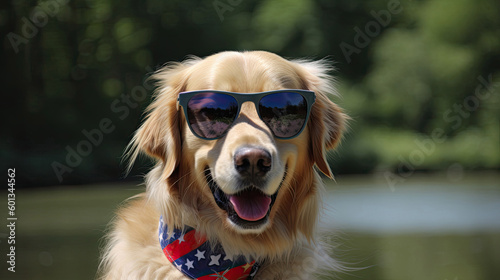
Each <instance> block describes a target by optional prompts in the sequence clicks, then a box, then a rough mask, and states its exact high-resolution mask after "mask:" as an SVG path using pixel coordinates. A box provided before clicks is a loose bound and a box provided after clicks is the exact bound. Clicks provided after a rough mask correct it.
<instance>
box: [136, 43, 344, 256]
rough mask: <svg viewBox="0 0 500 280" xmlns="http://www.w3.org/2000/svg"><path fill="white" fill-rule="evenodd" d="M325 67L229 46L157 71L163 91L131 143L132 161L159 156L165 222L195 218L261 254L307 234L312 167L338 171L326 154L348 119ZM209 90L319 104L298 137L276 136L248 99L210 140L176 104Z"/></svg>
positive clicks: (312, 211) (151, 185) (155, 176)
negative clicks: (297, 96)
mask: <svg viewBox="0 0 500 280" xmlns="http://www.w3.org/2000/svg"><path fill="white" fill-rule="evenodd" d="M327 71H328V68H327V67H326V66H325V65H324V63H322V62H308V61H288V60H285V59H283V58H281V57H279V56H277V55H274V54H271V53H268V52H243V53H240V52H223V53H219V54H215V55H212V56H210V57H207V58H205V59H198V58H194V59H190V60H188V61H186V62H183V63H179V64H173V65H168V66H166V67H164V68H163V69H161V70H159V71H158V72H157V73H155V75H154V77H153V78H154V79H156V80H157V81H158V90H157V92H156V95H155V98H154V101H153V102H152V104H151V105H150V107H149V108H148V115H147V119H146V120H145V122H144V123H143V125H142V126H141V127H140V129H139V130H138V131H137V133H136V135H135V137H134V139H133V142H132V143H131V147H132V148H133V151H135V152H133V154H132V158H133V159H134V158H135V156H136V155H137V153H138V152H139V151H144V152H146V153H147V154H148V155H150V156H151V157H153V158H155V159H157V161H158V163H157V165H156V167H155V168H154V170H153V171H152V172H151V173H150V174H149V175H148V178H147V180H148V184H147V185H148V192H149V197H150V198H151V199H153V200H154V201H155V202H156V203H157V204H158V206H159V208H160V211H161V212H162V214H163V215H164V217H165V219H166V220H167V223H173V224H174V225H175V226H182V225H184V224H188V225H190V226H192V227H195V228H197V229H199V230H200V231H202V232H204V233H205V234H207V235H208V236H209V237H213V238H218V239H225V240H226V241H227V240H229V241H227V242H231V241H230V240H235V242H238V244H241V238H246V239H245V240H247V241H248V242H250V243H256V244H250V243H247V244H249V245H250V246H254V248H253V250H256V246H261V247H262V249H261V250H263V251H268V250H278V249H279V248H278V247H280V248H281V247H282V246H280V245H283V246H285V245H284V242H285V243H286V242H287V241H286V240H290V239H293V237H295V236H296V235H297V234H300V233H302V234H303V235H305V236H306V237H310V236H311V234H312V230H313V228H314V224H315V222H316V216H317V211H318V201H317V200H318V199H317V191H318V188H319V185H318V184H319V182H318V181H319V180H318V178H317V176H318V175H317V174H316V172H315V171H314V168H313V166H314V165H316V166H317V168H318V169H319V170H321V172H323V173H324V174H325V175H327V176H329V177H331V176H332V174H331V171H330V168H329V166H328V164H327V161H326V158H325V155H326V150H328V149H332V148H334V147H335V146H336V145H337V143H338V142H339V140H340V138H341V135H342V131H343V129H344V122H345V119H346V117H345V115H344V114H343V113H342V112H341V110H340V109H339V108H338V106H337V105H335V104H334V103H333V102H331V101H330V99H329V98H328V97H327V96H326V95H327V94H331V93H334V89H333V87H332V85H331V81H330V79H329V77H328V76H327V74H326V72H327ZM206 89H210V90H220V91H228V92H237V93H257V92H265V91H272V90H280V89H303V90H309V91H313V92H314V93H315V94H316V101H315V103H314V105H313V106H312V108H311V112H310V117H309V121H308V123H307V124H306V127H305V129H304V130H303V131H302V133H301V134H300V135H298V136H297V137H294V138H292V139H278V138H276V137H274V136H273V132H272V131H271V130H270V128H269V126H268V125H266V124H265V123H264V122H263V121H262V120H261V118H260V117H259V114H258V112H257V109H256V108H255V105H254V104H253V103H251V102H245V103H243V104H242V105H241V110H240V112H239V115H238V117H237V119H236V120H235V121H234V122H233V123H232V126H231V127H230V128H229V130H227V132H226V133H225V134H224V135H223V136H222V137H221V138H219V139H216V140H206V139H202V138H200V137H197V136H196V135H194V134H193V132H192V130H191V129H190V128H189V127H188V124H187V121H186V116H185V114H184V111H183V110H182V107H181V106H179V104H178V102H177V99H178V96H179V93H181V92H185V91H195V90H206ZM134 149H135V150H134ZM250 240H251V241H250ZM257 243H260V245H257ZM233 245H234V244H233ZM266 246H267V249H266V248H265V247H266ZM271 248H275V249H271ZM257 250H258V249H257Z"/></svg>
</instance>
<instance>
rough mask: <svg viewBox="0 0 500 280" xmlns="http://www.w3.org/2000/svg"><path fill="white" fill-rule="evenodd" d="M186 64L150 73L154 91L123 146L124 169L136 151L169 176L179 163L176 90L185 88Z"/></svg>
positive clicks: (131, 160) (178, 123)
mask: <svg viewBox="0 0 500 280" xmlns="http://www.w3.org/2000/svg"><path fill="white" fill-rule="evenodd" d="M187 66H188V65H186V64H176V65H169V66H166V67H164V68H162V69H160V70H159V71H157V72H156V73H155V74H153V75H152V76H151V78H150V79H152V80H155V81H156V84H157V90H156V91H155V93H154V96H153V101H152V102H151V104H150V105H149V107H148V108H147V109H146V118H145V121H144V122H143V124H142V125H141V127H140V128H139V129H138V130H137V131H136V133H135V135H134V137H133V139H132V141H131V142H130V144H129V145H128V147H127V152H126V155H127V156H128V157H129V166H128V171H130V169H131V168H132V166H133V163H134V161H135V160H136V158H137V156H138V155H139V154H140V153H145V154H147V155H149V156H150V157H152V158H154V159H156V160H158V161H160V162H161V163H162V164H163V174H164V176H165V178H169V177H170V176H171V175H172V174H173V173H174V171H175V170H176V168H177V167H178V165H179V160H180V156H181V126H180V112H179V109H178V106H177V97H178V95H179V92H181V91H182V90H183V89H184V88H185V83H186V80H187V77H186V75H185V73H184V72H185V69H186V68H187Z"/></svg>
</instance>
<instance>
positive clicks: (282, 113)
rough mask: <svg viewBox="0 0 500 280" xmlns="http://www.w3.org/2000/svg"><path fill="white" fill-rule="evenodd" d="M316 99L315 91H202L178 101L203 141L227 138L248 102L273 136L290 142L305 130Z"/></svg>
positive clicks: (189, 94) (183, 93) (186, 93)
mask: <svg viewBox="0 0 500 280" xmlns="http://www.w3.org/2000/svg"><path fill="white" fill-rule="evenodd" d="M315 98H316V96H315V94H314V92H312V91H308V90H298V89H285V90H273V91H266V92H259V93H236V92H226V91H218V90H199V91H188V92H181V93H180V94H179V98H178V100H177V101H178V104H179V105H180V106H182V108H184V115H185V116H186V119H187V122H188V124H189V128H190V129H191V131H192V132H193V134H194V135H196V136H197V137H199V138H201V139H205V140H214V139H219V138H221V137H222V136H224V134H225V133H226V132H227V131H228V130H229V128H230V127H231V125H232V124H233V123H234V121H235V120H236V119H237V118H238V116H239V114H240V109H241V105H242V104H243V103H245V102H253V103H254V104H255V108H257V113H258V114H259V117H260V119H261V120H262V121H263V122H264V123H265V124H266V125H267V126H268V127H269V129H271V131H272V133H273V135H274V137H276V138H279V139H291V138H294V137H296V136H297V135H299V134H300V133H301V132H302V130H304V127H305V126H306V123H307V120H308V119H309V114H310V112H311V107H312V105H313V104H314V100H315Z"/></svg>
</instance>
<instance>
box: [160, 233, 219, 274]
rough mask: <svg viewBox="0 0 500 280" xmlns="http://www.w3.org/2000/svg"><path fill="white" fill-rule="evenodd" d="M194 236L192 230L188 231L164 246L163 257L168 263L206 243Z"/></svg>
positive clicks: (202, 238) (203, 239)
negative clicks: (165, 257)
mask: <svg viewBox="0 0 500 280" xmlns="http://www.w3.org/2000/svg"><path fill="white" fill-rule="evenodd" d="M195 235H196V232H195V231H194V230H191V231H188V232H186V233H185V234H184V236H181V238H179V239H177V240H175V241H174V242H172V243H170V244H168V245H167V246H165V248H164V249H163V252H164V253H165V256H167V258H168V260H169V261H170V262H174V261H175V260H177V259H178V258H180V257H182V256H184V255H185V254H187V253H189V252H191V251H193V250H195V249H197V248H198V247H200V245H202V244H203V243H205V242H206V241H207V239H206V238H205V237H201V238H200V237H199V236H198V238H197V237H196V236H195ZM182 239H183V240H182ZM212 279H213V278H212Z"/></svg>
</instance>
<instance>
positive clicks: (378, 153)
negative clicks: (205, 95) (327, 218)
mask: <svg viewBox="0 0 500 280" xmlns="http://www.w3.org/2000/svg"><path fill="white" fill-rule="evenodd" d="M0 30H1V34H2V38H3V44H2V50H1V53H0V61H1V67H2V75H1V79H2V80H1V84H2V98H3V102H2V104H4V105H3V108H4V109H3V110H2V111H1V114H2V124H3V125H2V132H1V134H2V137H1V139H0V153H1V158H2V161H1V165H2V166H3V167H2V169H5V168H7V167H16V168H17V171H18V172H17V173H18V176H21V177H20V178H19V179H20V180H21V181H22V183H23V185H31V186H42V185H57V184H83V183H89V182H102V181H114V180H119V179H121V178H123V171H124V167H123V165H121V164H120V158H121V155H122V152H123V150H124V148H125V146H126V144H127V143H128V141H130V139H131V135H132V133H133V132H134V130H135V129H137V127H138V126H139V124H140V122H141V117H142V112H143V110H144V108H145V107H146V106H147V104H148V103H149V101H150V94H151V86H149V85H148V84H147V83H145V79H146V78H147V77H148V75H149V74H151V72H152V71H154V70H155V69H158V68H159V67H161V65H163V64H164V63H165V62H168V61H181V60H183V59H185V58H186V57H187V55H190V54H193V55H197V56H201V57H204V56H207V55H210V54H213V53H215V52H219V51H223V50H256V49H261V50H268V51H271V52H275V53H278V54H280V55H282V56H285V57H289V58H300V57H306V58H312V59H321V58H328V59H330V60H332V61H334V65H335V67H336V68H337V72H336V73H334V75H335V76H336V77H337V80H338V87H339V91H340V93H341V95H342V96H343V98H342V99H338V100H335V102H337V103H339V104H340V105H341V106H342V107H343V108H345V110H346V112H347V113H348V114H349V115H350V116H352V118H353V121H352V122H351V124H350V132H349V133H348V134H347V136H346V137H345V140H344V142H343V144H342V146H341V147H340V149H339V150H338V152H336V153H334V154H332V155H331V160H330V163H331V164H332V168H333V170H334V172H335V173H371V172H379V171H391V172H393V173H394V174H396V176H400V175H403V174H408V173H409V172H413V171H414V170H418V171H436V170H448V169H450V168H453V169H459V170H478V169H490V170H498V169H499V168H500V144H499V143H500V87H499V86H498V82H499V75H500V69H499V65H500V2H499V1H497V0H477V1H473V0H454V1H452V0H434V1H430V0H420V1H417V0H413V1H410V0H402V1H395V0H390V1H388V0H383V1H382V0H374V1H358V0H336V1H331V0H261V1H257V0H246V1H242V0H220V1H219V0H216V1H195V0H182V1H180V0H171V1H161V0H147V1H132V0H123V1H114V0H99V1H98V0H75V1H67V0H47V1H38V2H37V1H23V0H15V1H3V2H2V3H1V4H0ZM144 92H147V94H148V95H147V97H146V96H145V95H144ZM103 119H105V120H106V122H107V126H108V130H106V131H107V132H106V131H104V130H103V129H101V128H100V125H101V122H102V121H103ZM84 130H85V131H86V132H87V133H85V132H84ZM95 130H100V131H101V134H102V137H100V136H98V135H99V133H97V132H95ZM93 132H94V134H93ZM96 133H97V134H96ZM88 134H90V135H94V136H93V137H94V138H93V139H94V143H92V145H90V146H89V145H86V144H85V143H84V142H87V143H89V142H90V139H89V137H88ZM82 143H83V144H82ZM75 153H77V154H78V155H75ZM68 157H69V158H68ZM55 170H59V171H58V172H56V171H55ZM146 171H147V168H145V167H142V168H141V167H139V168H137V169H136V170H134V171H133V174H142V173H144V172H146ZM57 173H59V175H57ZM133 177H134V176H132V178H133Z"/></svg>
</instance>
